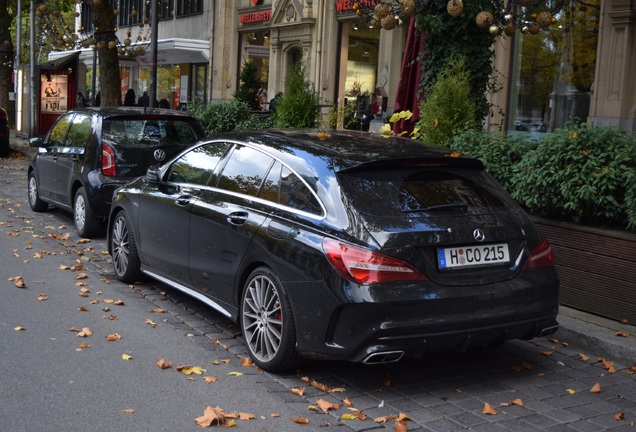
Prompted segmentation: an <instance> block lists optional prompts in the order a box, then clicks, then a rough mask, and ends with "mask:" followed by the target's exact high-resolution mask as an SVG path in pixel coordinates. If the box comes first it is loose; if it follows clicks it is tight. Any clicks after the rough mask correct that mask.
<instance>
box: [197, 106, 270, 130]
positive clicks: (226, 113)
mask: <svg viewBox="0 0 636 432" xmlns="http://www.w3.org/2000/svg"><path fill="white" fill-rule="evenodd" d="M188 111H189V112H190V113H191V114H192V115H193V116H194V117H196V118H197V119H198V120H199V122H201V124H202V125H203V128H204V129H205V131H206V133H208V134H214V133H219V132H227V131H233V130H254V129H266V128H270V127H272V126H273V124H272V121H271V119H269V118H263V117H261V115H259V114H257V113H253V112H252V110H251V109H250V107H249V105H248V104H247V103H245V102H242V101H239V100H231V101H227V102H221V103H217V104H208V105H203V104H193V105H189V106H188Z"/></svg>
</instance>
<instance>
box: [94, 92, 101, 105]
mask: <svg viewBox="0 0 636 432" xmlns="http://www.w3.org/2000/svg"><path fill="white" fill-rule="evenodd" d="M95 106H102V92H101V91H100V92H97V96H95Z"/></svg>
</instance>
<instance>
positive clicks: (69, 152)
mask: <svg viewBox="0 0 636 432" xmlns="http://www.w3.org/2000/svg"><path fill="white" fill-rule="evenodd" d="M92 131H93V128H92V127H91V117H90V116H89V115H86V114H77V115H75V117H74V118H73V121H72V122H71V124H70V127H69V131H68V134H67V135H66V139H65V140H64V144H63V145H62V146H60V147H58V149H57V167H56V178H57V188H56V189H57V190H56V194H57V195H56V201H57V202H60V203H62V204H66V205H69V206H72V205H73V196H72V193H71V192H72V190H71V189H72V188H71V185H72V183H73V180H74V178H75V174H80V172H81V171H82V169H88V167H84V166H83V165H84V153H85V151H86V145H87V143H88V141H89V140H90V139H91V134H92Z"/></svg>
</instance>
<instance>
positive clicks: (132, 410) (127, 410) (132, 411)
mask: <svg viewBox="0 0 636 432" xmlns="http://www.w3.org/2000/svg"><path fill="white" fill-rule="evenodd" d="M121 412H124V413H126V414H132V413H134V412H135V410H134V409H132V408H126V409H125V410H122V411H121Z"/></svg>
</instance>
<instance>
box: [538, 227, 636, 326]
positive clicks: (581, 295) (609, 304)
mask: <svg viewBox="0 0 636 432" xmlns="http://www.w3.org/2000/svg"><path fill="white" fill-rule="evenodd" d="M533 219H534V222H535V223H536V224H537V226H539V228H540V229H541V230H542V231H543V232H544V234H545V235H546V237H547V238H548V241H549V242H550V244H551V245H552V251H553V254H554V259H555V263H556V268H557V271H558V273H559V276H560V278H561V293H560V298H559V300H560V303H561V304H562V305H564V306H569V307H572V308H575V309H579V310H582V311H585V312H589V313H593V314H595V315H600V316H604V317H607V318H611V319H615V320H617V321H622V320H628V321H629V323H630V324H636V235H635V234H632V233H628V232H624V231H617V230H607V229H601V228H593V227H586V226H581V225H577V224H571V223H566V222H557V221H552V220H549V219H543V218H537V217H535V218H533Z"/></svg>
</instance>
